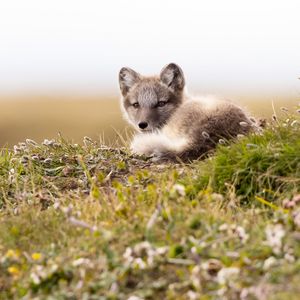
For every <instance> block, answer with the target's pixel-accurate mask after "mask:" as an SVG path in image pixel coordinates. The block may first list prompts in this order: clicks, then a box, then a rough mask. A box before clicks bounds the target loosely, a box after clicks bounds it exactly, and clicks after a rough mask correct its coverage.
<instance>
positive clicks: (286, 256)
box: [284, 253, 295, 263]
mask: <svg viewBox="0 0 300 300" xmlns="http://www.w3.org/2000/svg"><path fill="white" fill-rule="evenodd" d="M284 259H285V260H286V261H287V262H289V263H293V262H295V256H294V255H292V254H290V253H285V254H284Z"/></svg>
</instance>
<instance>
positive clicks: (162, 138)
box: [131, 131, 188, 157]
mask: <svg viewBox="0 0 300 300" xmlns="http://www.w3.org/2000/svg"><path fill="white" fill-rule="evenodd" d="M187 145H188V143H187V140H186V138H178V137H177V138H169V137H168V136H167V135H165V134H164V133H162V132H160V131H159V132H153V133H144V134H138V135H136V136H135V137H134V139H133V141H132V143H131V150H132V152H133V153H135V154H139V155H142V154H144V155H147V156H158V157H159V156H164V155H167V154H168V153H172V154H176V153H180V152H181V151H183V150H184V149H185V148H186V146H187Z"/></svg>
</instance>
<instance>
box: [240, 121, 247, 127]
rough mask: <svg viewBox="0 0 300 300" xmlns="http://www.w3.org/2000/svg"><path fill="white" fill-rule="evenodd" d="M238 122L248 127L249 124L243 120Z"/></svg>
mask: <svg viewBox="0 0 300 300" xmlns="http://www.w3.org/2000/svg"><path fill="white" fill-rule="evenodd" d="M239 124H240V125H241V126H242V127H248V126H249V124H248V123H247V122H244V121H242V122H240V123H239Z"/></svg>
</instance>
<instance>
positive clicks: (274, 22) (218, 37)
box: [0, 0, 300, 96]
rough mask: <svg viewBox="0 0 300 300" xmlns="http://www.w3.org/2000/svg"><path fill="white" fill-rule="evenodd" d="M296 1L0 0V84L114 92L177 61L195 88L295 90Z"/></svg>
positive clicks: (299, 68) (299, 38)
mask: <svg viewBox="0 0 300 300" xmlns="http://www.w3.org/2000/svg"><path fill="white" fill-rule="evenodd" d="M299 12H300V1H299V0H283V1H276V0H273V1H268V0H265V1H261V0H260V1H259V0H252V1H241V0H226V1H221V0H219V1H217V0H210V1H208V0H206V1H200V0H181V1H177V0H151V1H141V0H131V1H125V0H109V1H100V0H0V93H1V92H22V91H24V92H34V91H54V92H60V91H67V92H71V93H72V92H74V93H77V92H82V93H85V92H91V93H93V92H96V93H106V92H109V91H113V92H114V93H118V82H117V76H118V71H119V69H120V68H121V67H122V66H129V67H131V68H133V69H135V70H137V71H139V72H140V73H142V74H155V73H158V72H159V71H160V70H161V68H162V67H163V66H164V65H166V64H167V63H169V62H175V63H178V64H179V65H180V66H181V67H182V69H183V71H184V73H185V75H186V81H187V85H188V87H189V89H190V90H192V91H195V92H204V93H216V94H219V93H221V94H225V95H226V93H228V94H235V93H240V94H242V93H248V92H251V93H255V94H264V93H266V94H268V95H270V96H272V95H278V94H281V93H282V94H284V93H289V94H291V93H292V94H294V95H295V96H296V95H300V81H299V79H298V78H299V77H300V14H299Z"/></svg>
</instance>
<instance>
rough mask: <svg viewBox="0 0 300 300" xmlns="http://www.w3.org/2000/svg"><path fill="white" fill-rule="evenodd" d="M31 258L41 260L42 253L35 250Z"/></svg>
mask: <svg viewBox="0 0 300 300" xmlns="http://www.w3.org/2000/svg"><path fill="white" fill-rule="evenodd" d="M31 258H32V259H33V260H40V259H41V258H42V254H41V253H38V252H34V253H32V254H31Z"/></svg>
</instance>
